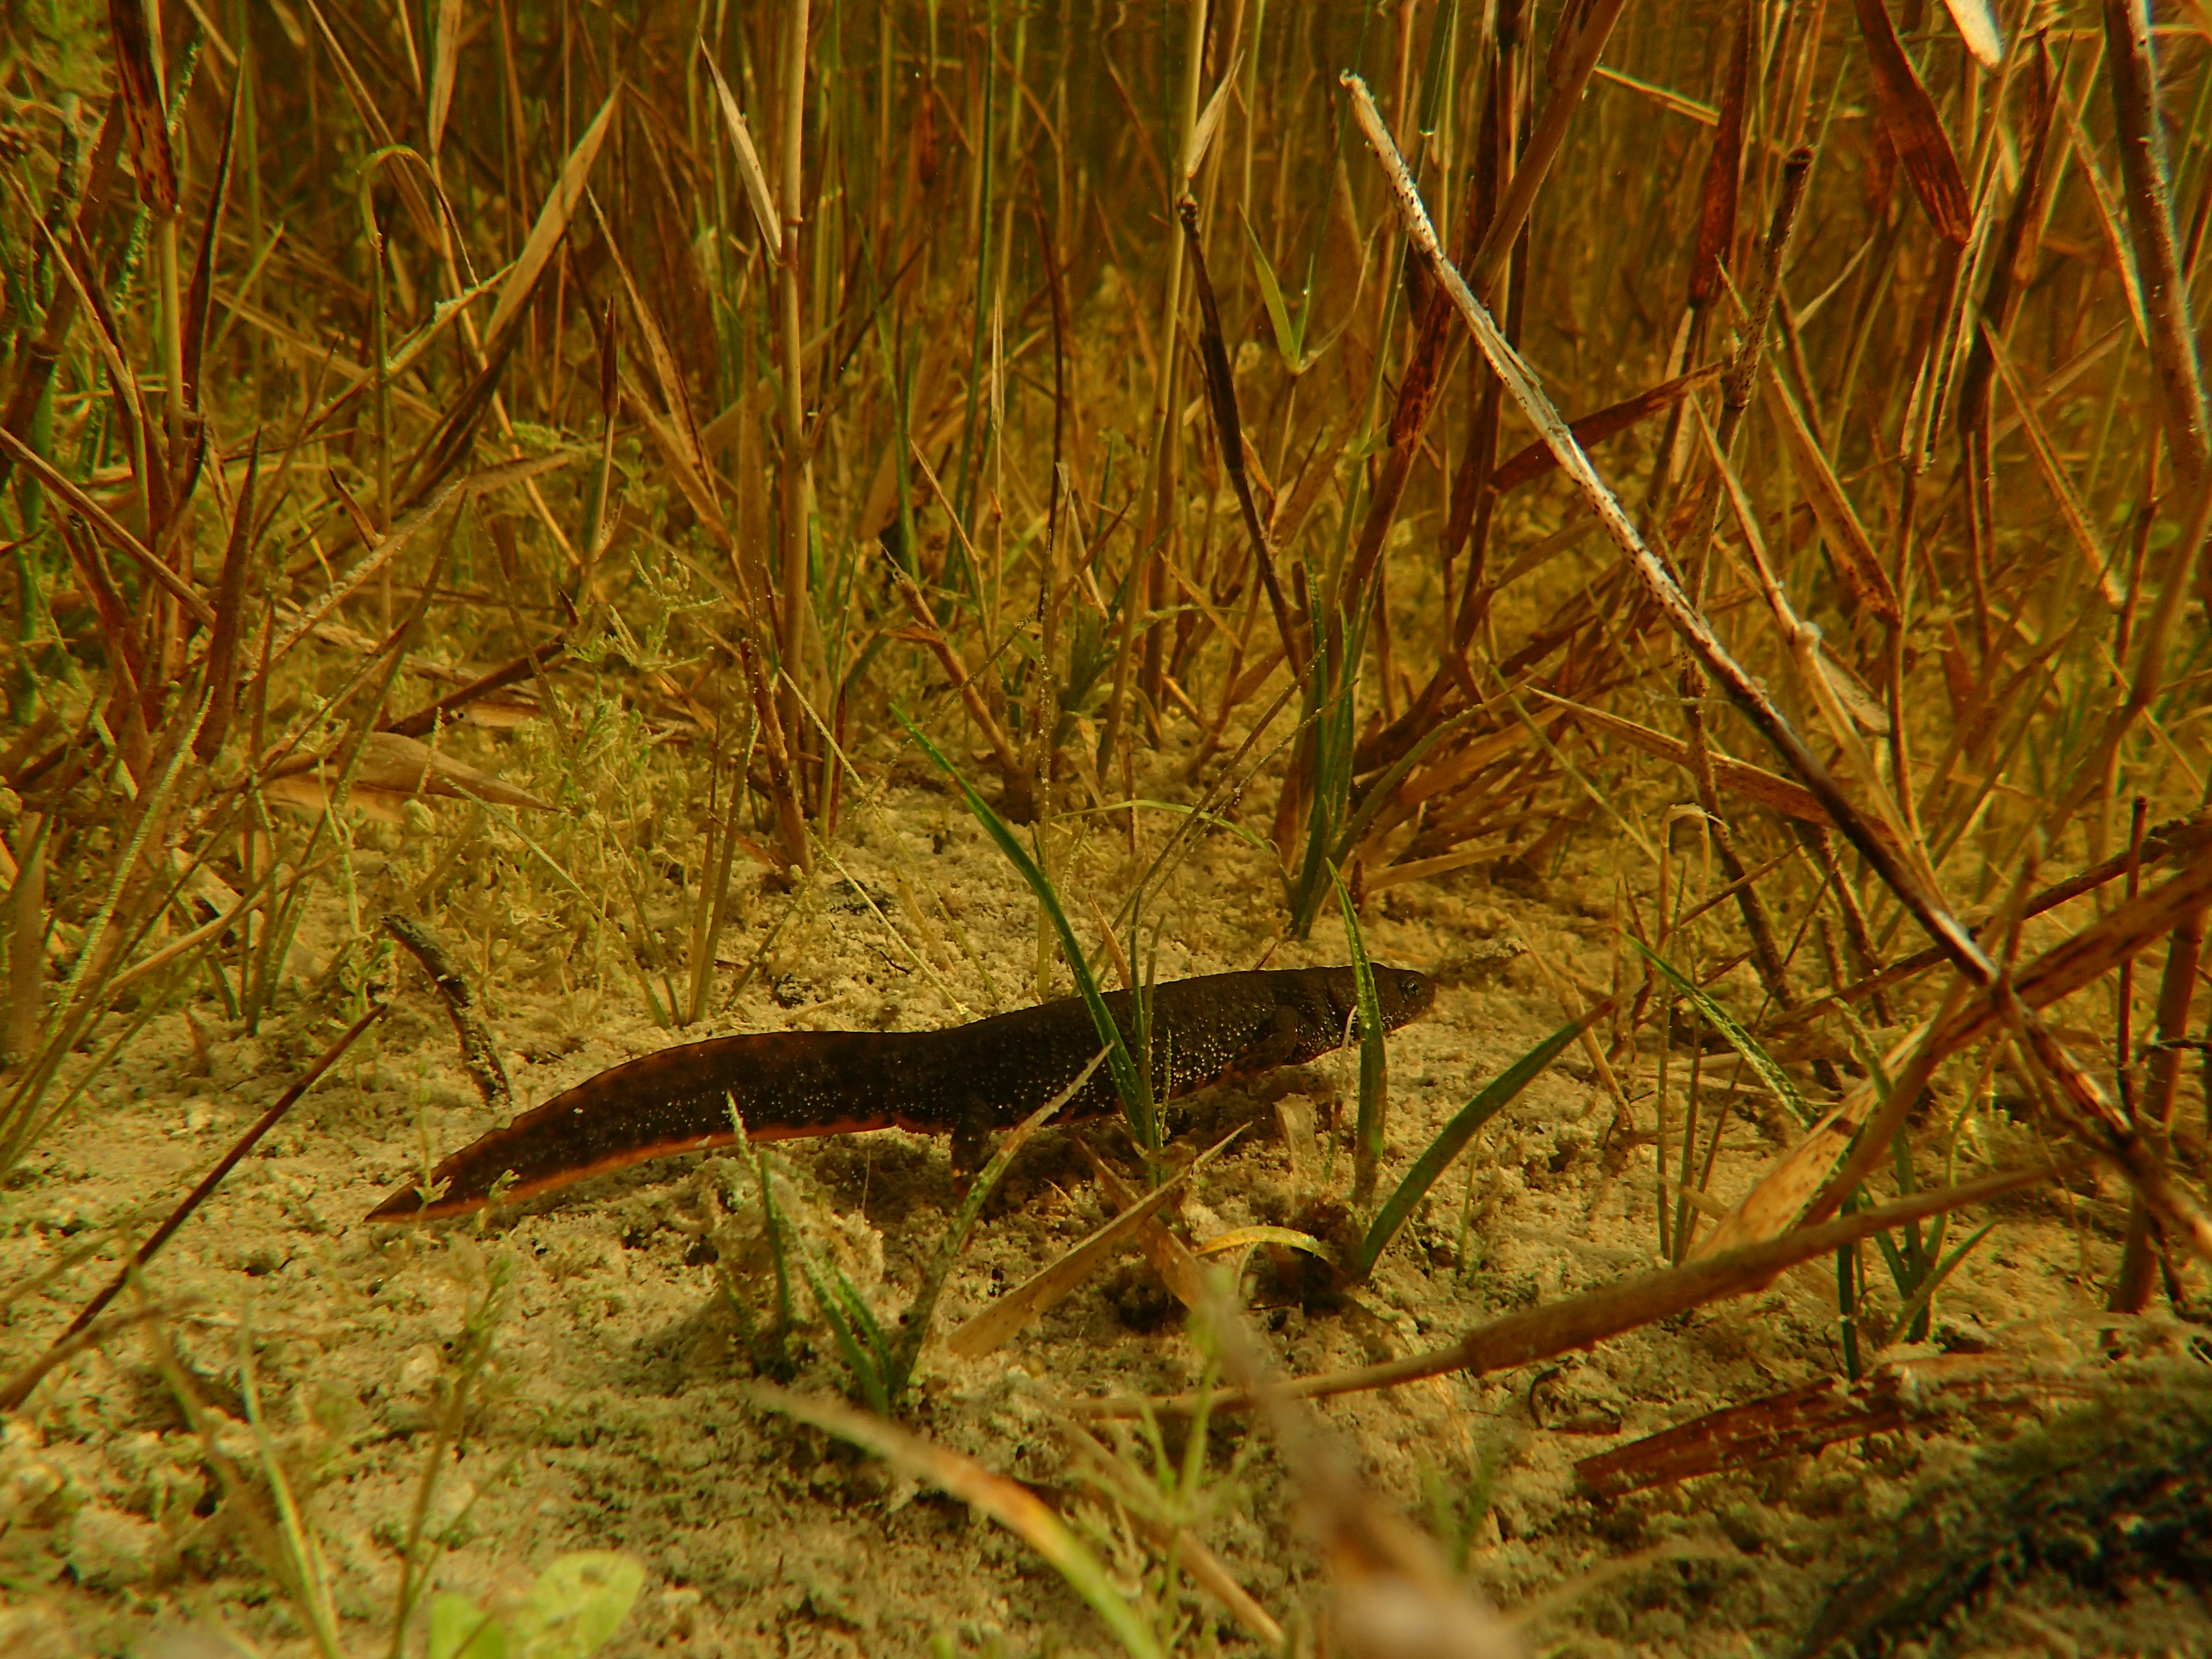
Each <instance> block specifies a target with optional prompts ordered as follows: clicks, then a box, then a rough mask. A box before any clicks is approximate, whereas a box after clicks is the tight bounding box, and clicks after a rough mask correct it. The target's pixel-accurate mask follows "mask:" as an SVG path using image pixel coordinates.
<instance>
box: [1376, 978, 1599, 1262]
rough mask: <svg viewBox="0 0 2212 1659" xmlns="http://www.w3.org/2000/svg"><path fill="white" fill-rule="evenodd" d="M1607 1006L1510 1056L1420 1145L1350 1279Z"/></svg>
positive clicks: (1378, 1217)
mask: <svg viewBox="0 0 2212 1659" xmlns="http://www.w3.org/2000/svg"><path fill="white" fill-rule="evenodd" d="M1609 1006H1611V1005H1610V1004H1608V1003H1603V1002H1601V1003H1599V1004H1598V1005H1597V1006H1595V1008H1592V1009H1591V1010H1590V1011H1589V1012H1588V1013H1586V1014H1584V1015H1583V1017H1582V1018H1580V1019H1577V1020H1571V1021H1569V1022H1568V1023H1567V1024H1565V1025H1562V1026H1561V1027H1559V1030H1556V1031H1554V1032H1553V1033H1552V1035H1551V1036H1547V1037H1546V1038H1545V1039H1544V1040H1543V1041H1542V1042H1540V1043H1538V1044H1537V1045H1536V1046H1535V1047H1534V1048H1531V1049H1530V1050H1529V1051H1528V1053H1527V1054H1523V1055H1522V1056H1521V1058H1520V1059H1518V1060H1515V1061H1514V1062H1513V1063H1512V1064H1511V1065H1510V1066H1507V1067H1506V1068H1505V1069H1504V1071H1502V1072H1500V1073H1498V1075H1497V1076H1496V1077H1494V1078H1492V1079H1491V1080H1490V1081H1489V1082H1488V1083H1486V1084H1485V1085H1483V1087H1482V1089H1481V1091H1480V1092H1479V1093H1477V1094H1476V1096H1475V1097H1474V1099H1472V1100H1470V1101H1468V1103H1467V1104H1466V1105H1464V1106H1462V1107H1461V1108H1460V1109H1459V1111H1458V1113H1457V1114H1456V1115H1455V1116H1454V1117H1453V1118H1452V1121H1450V1122H1449V1123H1447V1124H1445V1125H1444V1127H1443V1130H1442V1132H1441V1133H1438V1134H1437V1138H1436V1139H1434V1140H1432V1141H1431V1142H1430V1143H1429V1144H1428V1145H1427V1146H1425V1147H1424V1148H1423V1149H1422V1152H1421V1155H1420V1157H1419V1158H1416V1159H1414V1160H1413V1168H1412V1169H1410V1170H1407V1172H1406V1178H1405V1179H1404V1180H1403V1181H1401V1182H1399V1183H1398V1189H1397V1190H1396V1191H1395V1192H1394V1193H1392V1194H1390V1197H1389V1201H1388V1202H1386V1203H1385V1204H1384V1205H1383V1207H1382V1209H1381V1210H1380V1211H1379V1212H1376V1217H1375V1219H1374V1222H1373V1223H1372V1224H1371V1225H1370V1226H1369V1227H1368V1229H1367V1236H1366V1237H1364V1238H1363V1239H1362V1240H1360V1242H1359V1254H1358V1255H1357V1256H1355V1257H1353V1258H1352V1278H1353V1279H1364V1278H1366V1277H1367V1275H1368V1274H1369V1273H1372V1272H1374V1271H1375V1264H1376V1261H1379V1260H1380V1259H1381V1258H1382V1255H1383V1251H1385V1250H1387V1249H1389V1248H1390V1241H1391V1240H1392V1239H1394V1238H1395V1237H1397V1236H1398V1231H1399V1230H1400V1229H1401V1228H1402V1227H1403V1226H1404V1225H1406V1223H1407V1219H1408V1218H1411V1216H1412V1215H1413V1211H1414V1208H1415V1206H1418V1205H1419V1203H1420V1201H1421V1200H1423V1199H1424V1198H1426V1197H1427V1196H1428V1194H1429V1188H1431V1187H1433V1186H1435V1185H1436V1184H1437V1181H1438V1180H1439V1179H1440V1178H1441V1177H1442V1176H1443V1172H1444V1171H1445V1170H1449V1168H1450V1167H1451V1166H1452V1163H1453V1160H1454V1159H1455V1158H1458V1157H1459V1155H1460V1153H1461V1152H1462V1150H1464V1149H1465V1147H1466V1146H1467V1143H1468V1141H1470V1140H1472V1139H1474V1132H1475V1131H1476V1130H1478V1129H1480V1127H1482V1126H1483V1125H1484V1124H1486V1123H1487V1122H1489V1121H1490V1120H1491V1119H1492V1118H1493V1117H1495V1116H1497V1115H1498V1113H1499V1112H1501V1111H1503V1110H1504V1109H1505V1108H1506V1107H1507V1106H1508V1105H1509V1104H1510V1103H1511V1102H1512V1101H1513V1099H1514V1097H1516V1096H1517V1095H1518V1094H1519V1093H1520V1092H1521V1091H1522V1090H1523V1089H1525V1088H1527V1087H1528V1085H1530V1084H1531V1083H1533V1082H1534V1081H1535V1080H1536V1079H1537V1078H1538V1077H1539V1076H1540V1075H1541V1073H1543V1070H1544V1068H1545V1067H1546V1066H1549V1065H1550V1064H1551V1063H1552V1062H1553V1060H1556V1059H1558V1058H1559V1051H1560V1050H1561V1049H1563V1048H1565V1047H1566V1046H1567V1045H1568V1044H1569V1043H1570V1042H1574V1041H1575V1040H1576V1039H1577V1037H1579V1036H1582V1034H1583V1032H1584V1031H1586V1030H1589V1026H1590V1022H1591V1021H1593V1020H1595V1018H1597V1017H1598V1016H1599V1015H1600V1014H1601V1013H1603V1012H1606V1010H1607V1008H1608V1007H1609Z"/></svg>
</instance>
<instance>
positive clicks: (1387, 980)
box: [1371, 963, 1437, 1031]
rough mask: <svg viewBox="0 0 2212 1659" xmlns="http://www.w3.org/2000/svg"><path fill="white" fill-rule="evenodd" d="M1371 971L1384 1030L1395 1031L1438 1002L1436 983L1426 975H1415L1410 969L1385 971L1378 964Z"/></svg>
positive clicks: (1389, 969) (1417, 1017)
mask: <svg viewBox="0 0 2212 1659" xmlns="http://www.w3.org/2000/svg"><path fill="white" fill-rule="evenodd" d="M1371 971H1372V972H1373V973H1374V975H1375V1000H1376V1002H1377V1003H1378V1004H1379V1005H1380V1006H1381V1007H1382V1009H1383V1025H1384V1027H1385V1028H1386V1029H1387V1030H1393V1031H1395V1030H1397V1029H1398V1028H1399V1027H1400V1026H1401V1025H1407V1024H1412V1023H1413V1021H1414V1020H1417V1019H1419V1018H1420V1017H1421V1016H1422V1015H1423V1014H1425V1013H1426V1012H1429V1009H1430V1007H1431V1005H1432V1004H1434V1003H1435V1001H1436V1000H1437V982H1436V981H1434V980H1432V979H1431V978H1430V977H1429V976H1428V975H1426V974H1417V973H1415V972H1414V971H1413V969H1411V968H1385V967H1383V965H1382V964H1381V963H1376V965H1375V967H1374V968H1373V969H1372V970H1371Z"/></svg>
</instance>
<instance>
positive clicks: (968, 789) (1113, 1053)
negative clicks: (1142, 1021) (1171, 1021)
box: [891, 708, 1156, 1148]
mask: <svg viewBox="0 0 2212 1659" xmlns="http://www.w3.org/2000/svg"><path fill="white" fill-rule="evenodd" d="M891 715H892V718H893V719H895V720H897V721H898V723H899V724H900V725H901V726H904V727H906V730H907V735H908V736H909V737H911V738H913V739H914V740H915V742H916V743H918V744H921V746H922V749H923V750H924V751H925V752H927V755H928V756H929V757H930V759H932V760H933V761H935V762H936V763H937V764H938V766H939V769H941V770H942V771H943V772H944V773H945V775H946V776H947V777H949V778H951V780H952V781H953V782H954V783H955V784H957V786H959V789H960V793H961V796H962V798H963V799H965V800H966V801H967V803H968V810H969V811H971V812H973V813H974V814H975V819H976V822H977V823H981V825H982V826H983V829H984V831H985V833H986V834H987V835H988V836H990V837H991V839H992V840H993V841H994V842H997V843H998V848H999V850H1000V852H1001V853H1004V854H1006V859H1007V860H1008V862H1010V863H1011V864H1012V866H1014V868H1015V869H1017V870H1018V871H1020V872H1021V875H1022V879H1023V880H1024V881H1026V882H1027V883H1029V884H1030V891H1031V892H1033V893H1035V894H1036V898H1037V902H1038V903H1039V904H1041V905H1042V906H1043V907H1044V913H1045V915H1047V916H1048V918H1050V920H1051V921H1052V925H1053V928H1054V932H1056V933H1059V935H1060V950H1061V951H1062V953H1063V954H1065V955H1066V957H1067V969H1068V971H1069V972H1070V973H1071V974H1073V975H1075V988H1076V989H1077V990H1078V991H1079V992H1080V993H1081V994H1082V996H1083V1000H1084V1002H1085V1004H1086V1005H1087V1006H1089V1008H1090V1010H1091V1023H1092V1024H1094V1025H1096V1026H1097V1029H1098V1040H1099V1042H1103V1044H1105V1045H1106V1066H1107V1070H1108V1072H1109V1074H1110V1075H1111V1076H1112V1078H1113V1079H1114V1092H1115V1094H1117V1095H1119V1096H1120V1097H1121V1111H1122V1115H1124V1116H1125V1117H1127V1119H1128V1121H1129V1129H1130V1132H1131V1133H1133V1134H1134V1135H1135V1136H1136V1137H1137V1142H1138V1145H1139V1146H1145V1147H1147V1148H1150V1147H1151V1146H1153V1144H1154V1140H1155V1139H1156V1126H1155V1125H1154V1124H1153V1122H1152V1121H1151V1120H1152V1115H1151V1113H1150V1112H1149V1111H1147V1110H1146V1103H1147V1101H1148V1100H1149V1098H1150V1091H1149V1090H1147V1089H1146V1085H1145V1079H1143V1078H1141V1077H1139V1075H1138V1074H1137V1062H1136V1061H1135V1060H1133V1059H1131V1058H1130V1055H1129V1045H1128V1044H1127V1043H1126V1042H1123V1041H1122V1040H1121V1027H1120V1026H1119V1025H1116V1024H1115V1023H1114V1016H1113V1015H1111V1014H1109V1013H1108V1012H1106V999H1105V997H1104V996H1103V994H1101V993H1100V991H1099V989H1098V981H1097V978H1096V977H1095V976H1094V975H1092V974H1091V964H1090V963H1089V962H1088V961H1086V960H1085V957H1084V955H1083V947H1082V946H1081V945H1078V944H1077V943H1076V942H1075V929H1074V928H1073V927H1069V926H1068V922H1067V913H1066V911H1065V910H1063V909H1062V908H1060V895H1059V894H1058V893H1057V892H1056V891H1054V889H1053V884H1052V882H1051V880H1050V878H1048V877H1047V876H1046V875H1045V873H1044V872H1043V871H1042V870H1041V869H1039V868H1038V867H1037V862H1036V860H1035V859H1033V858H1031V857H1030V854H1029V849H1028V848H1025V847H1024V846H1023V845H1022V844H1021V842H1019V841H1018V840H1017V839H1016V838H1015V836H1014V832H1013V831H1012V829H1008V828H1007V827H1006V820H1005V819H1004V818H1002V817H1000V816H999V815H998V814H997V813H996V812H994V811H992V810H991V804H990V803H989V802H988V801H987V800H985V799H983V798H982V796H981V795H979V794H977V793H975V787H974V786H973V785H971V784H970V783H969V781H968V780H967V779H966V778H965V777H963V775H961V772H960V769H959V768H958V767H957V766H955V765H953V763H951V761H949V760H947V759H946V758H945V756H944V754H943V753H942V752H940V751H939V749H938V747H937V745H936V744H933V743H932V742H931V741H930V740H929V738H927V736H926V735H925V734H924V733H923V732H922V730H921V727H920V726H916V725H915V723H914V722H913V721H912V720H908V718H907V717H906V715H905V714H903V713H902V712H901V711H900V710H898V709H896V708H894V709H893V710H892V711H891Z"/></svg>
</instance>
